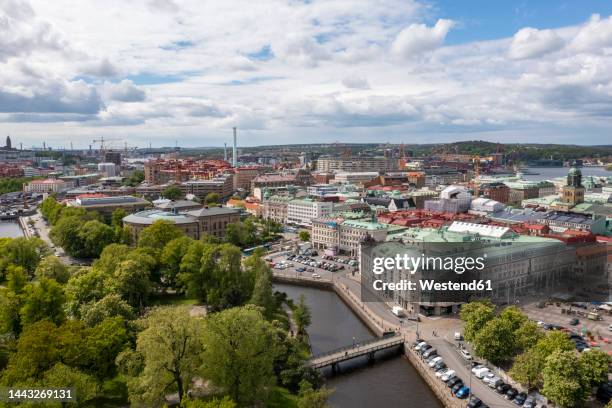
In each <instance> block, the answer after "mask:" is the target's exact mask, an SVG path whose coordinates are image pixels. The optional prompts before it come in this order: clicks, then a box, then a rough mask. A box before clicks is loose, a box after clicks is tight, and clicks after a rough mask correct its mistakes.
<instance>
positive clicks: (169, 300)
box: [151, 293, 198, 306]
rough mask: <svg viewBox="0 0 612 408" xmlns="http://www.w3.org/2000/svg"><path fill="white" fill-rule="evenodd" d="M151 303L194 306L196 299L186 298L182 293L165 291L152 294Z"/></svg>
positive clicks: (196, 302)
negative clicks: (164, 292)
mask: <svg viewBox="0 0 612 408" xmlns="http://www.w3.org/2000/svg"><path fill="white" fill-rule="evenodd" d="M151 304H152V305H154V306H195V305H197V304H198V300H197V299H190V298H187V297H185V295H183V294H178V293H166V294H159V295H155V296H153V297H152V298H151Z"/></svg>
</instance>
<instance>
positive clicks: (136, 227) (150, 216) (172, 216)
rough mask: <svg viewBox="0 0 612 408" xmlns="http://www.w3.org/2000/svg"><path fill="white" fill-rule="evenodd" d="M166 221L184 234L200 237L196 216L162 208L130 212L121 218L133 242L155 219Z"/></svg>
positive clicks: (195, 237) (194, 237) (136, 240)
mask: <svg viewBox="0 0 612 408" xmlns="http://www.w3.org/2000/svg"><path fill="white" fill-rule="evenodd" d="M159 220H163V221H167V222H170V223H172V224H174V225H175V226H176V227H177V228H178V229H180V230H181V231H183V232H184V233H185V235H187V236H188V237H190V238H193V239H200V224H199V222H198V219H197V218H196V217H192V216H190V215H186V214H181V213H176V212H169V211H163V210H158V209H155V210H146V211H140V212H137V213H134V214H130V215H128V216H127V217H124V218H123V225H124V226H125V227H127V228H128V229H129V231H130V232H131V234H132V239H133V242H138V237H139V236H140V233H141V232H142V231H143V230H144V229H145V228H147V227H148V226H150V225H151V224H153V223H154V222H155V221H159Z"/></svg>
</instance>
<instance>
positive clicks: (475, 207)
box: [468, 197, 506, 215]
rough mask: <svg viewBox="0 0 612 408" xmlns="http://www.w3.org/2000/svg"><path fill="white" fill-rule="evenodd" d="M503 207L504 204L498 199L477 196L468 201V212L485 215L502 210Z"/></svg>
mask: <svg viewBox="0 0 612 408" xmlns="http://www.w3.org/2000/svg"><path fill="white" fill-rule="evenodd" d="M504 208H506V206H505V205H503V204H502V203H500V202H499V201H495V200H491V199H488V198H484V197H478V198H475V199H473V200H472V202H471V203H470V210H469V211H468V212H469V213H470V214H477V215H486V214H491V213H495V212H499V211H503V209H504Z"/></svg>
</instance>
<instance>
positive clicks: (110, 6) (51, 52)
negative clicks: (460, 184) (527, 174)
mask: <svg viewBox="0 0 612 408" xmlns="http://www.w3.org/2000/svg"><path fill="white" fill-rule="evenodd" d="M611 67H612V2H610V1H604V0H601V1H595V0H581V1H580V2H578V1H552V0H540V1H531V2H527V1H514V0H505V1H490V0H462V1H456V0H439V1H418V0H285V1H281V0H258V1H252V0H227V1H220V0H219V1H206V2H203V1H200V0H184V1H183V0H106V1H104V2H100V1H95V0H79V1H77V2H75V1H72V0H71V1H68V0H53V1H48V0H0V136H2V137H4V135H3V134H7V135H10V136H11V138H12V140H13V143H14V144H15V145H18V144H19V143H23V146H24V147H25V148H29V147H30V146H34V147H40V146H42V143H43V141H45V142H46V144H47V145H48V146H53V147H56V148H61V147H66V148H68V147H69V146H70V143H73V146H74V147H75V148H77V147H78V148H86V147H88V146H89V145H93V146H94V147H97V146H98V144H97V143H94V140H99V139H100V138H102V137H104V138H105V139H107V140H108V141H109V142H108V144H109V146H110V147H117V148H119V147H121V148H123V147H124V146H125V145H126V144H127V146H138V147H144V146H148V145H149V144H151V145H152V146H156V147H159V146H174V145H175V143H176V144H178V145H180V146H185V147H195V146H223V143H228V145H229V144H231V138H232V127H234V126H236V127H237V128H238V140H239V145H241V146H254V145H272V144H289V143H326V142H328V143H333V142H340V143H349V142H381V143H384V142H390V143H400V142H403V143H407V144H411V143H446V142H452V141H458V140H487V141H492V142H521V143H528V142H530V143H573V144H589V145H593V144H612V120H611V119H612V68H611Z"/></svg>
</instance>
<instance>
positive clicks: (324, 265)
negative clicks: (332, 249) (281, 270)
mask: <svg viewBox="0 0 612 408" xmlns="http://www.w3.org/2000/svg"><path fill="white" fill-rule="evenodd" d="M287 261H294V262H297V263H301V264H302V265H306V266H312V267H313V268H321V269H325V270H326V271H331V272H336V271H339V270H341V269H344V265H335V264H332V263H328V262H321V261H317V260H316V259H313V258H310V257H308V256H303V255H289V256H288V257H287Z"/></svg>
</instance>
